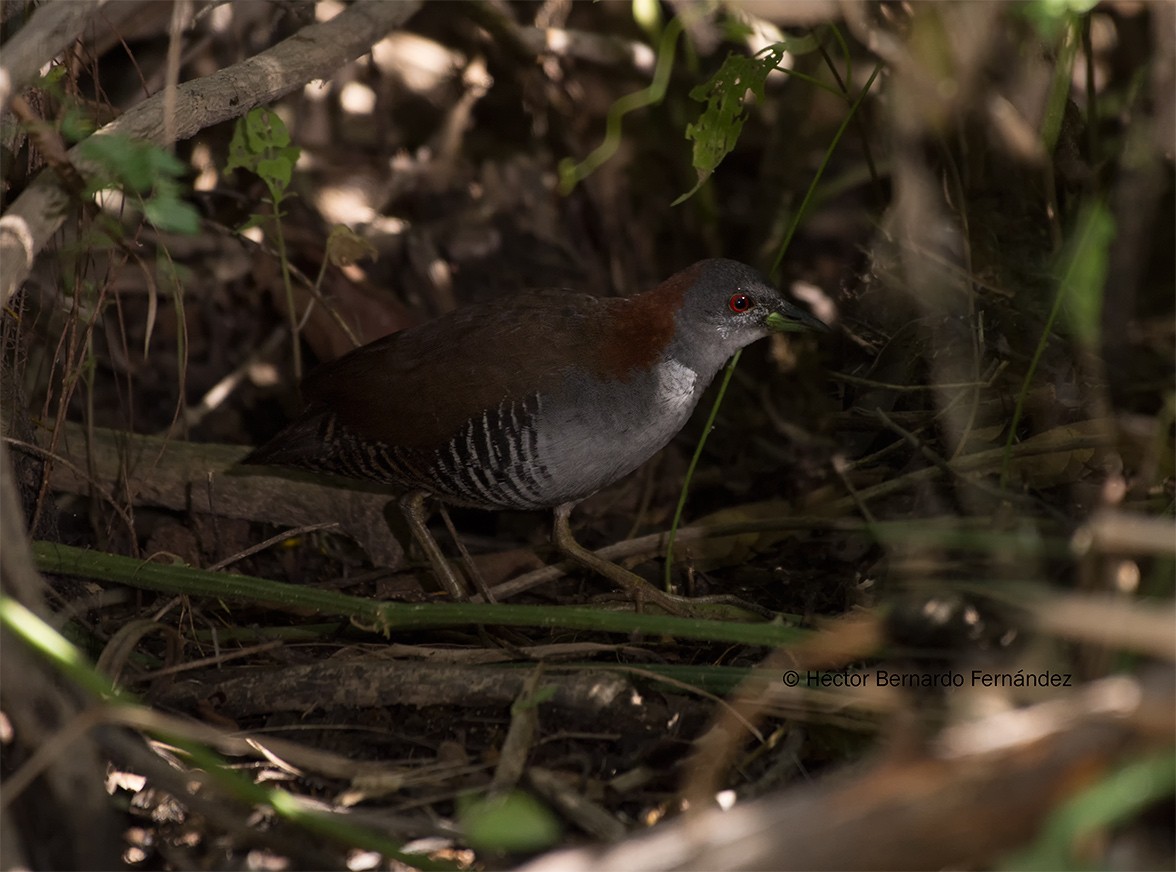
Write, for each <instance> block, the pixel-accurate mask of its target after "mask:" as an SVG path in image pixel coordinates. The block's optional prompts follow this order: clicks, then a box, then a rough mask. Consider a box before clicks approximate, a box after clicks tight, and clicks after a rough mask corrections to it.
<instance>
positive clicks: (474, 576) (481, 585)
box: [440, 503, 498, 603]
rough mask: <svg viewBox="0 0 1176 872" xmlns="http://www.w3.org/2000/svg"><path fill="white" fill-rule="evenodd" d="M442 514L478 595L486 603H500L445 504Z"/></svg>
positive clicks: (441, 508)
mask: <svg viewBox="0 0 1176 872" xmlns="http://www.w3.org/2000/svg"><path fill="white" fill-rule="evenodd" d="M440 512H441V520H442V521H444V522H445V529H446V530H448V531H449V535H450V536H451V537H452V538H453V544H454V545H456V546H457V553H458V554H460V555H461V562H462V565H463V566H465V569H466V574H467V575H469V577H470V580H471V581H473V583H474V587H475V588H477V590H478V593H480V594H481V595H482V599H484V600H485V601H486V602H488V603H494V602H498V600H496V599H494V594H493V593H492V592H491V590H490V586H489V585H488V584H486V579H484V578H482V573H481V571H480V570H479V569H478V564H476V563H474V558H472V557H470V552H469V551H468V550H467V549H466V547H465V543H464V542H462V541H461V537H460V536H458V535H457V529H456V528H455V527H454V526H453V521H451V520H450V519H449V512H448V511H446V509H445V503H441V507H440ZM447 565H448V564H447Z"/></svg>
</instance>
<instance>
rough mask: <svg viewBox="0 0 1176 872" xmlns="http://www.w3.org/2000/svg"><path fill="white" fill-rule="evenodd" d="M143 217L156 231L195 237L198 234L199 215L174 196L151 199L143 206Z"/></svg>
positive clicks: (191, 207) (193, 208) (187, 204)
mask: <svg viewBox="0 0 1176 872" xmlns="http://www.w3.org/2000/svg"><path fill="white" fill-rule="evenodd" d="M143 217H144V218H146V219H147V220H148V221H150V222H151V224H152V225H154V226H155V227H156V228H157V229H159V230H163V231H165V232H169V233H184V234H187V235H188V236H195V235H196V234H197V233H198V232H200V213H199V212H197V211H196V209H195V207H194V206H192V204H190V203H185V202H184V201H183V200H181V199H179V198H178V197H175V196H169V197H152V198H151V199H149V200H147V201H146V202H145V203H144V204H143Z"/></svg>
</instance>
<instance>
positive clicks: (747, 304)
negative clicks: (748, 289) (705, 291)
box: [727, 294, 751, 315]
mask: <svg viewBox="0 0 1176 872" xmlns="http://www.w3.org/2000/svg"><path fill="white" fill-rule="evenodd" d="M727 307H728V308H729V309H730V310H731V311H732V312H734V313H735V314H736V315H739V314H742V313H743V312H746V311H747V310H748V309H750V308H751V297H749V296H747V294H732V295H731V299H729V300H728V301H727Z"/></svg>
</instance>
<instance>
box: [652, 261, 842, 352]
mask: <svg viewBox="0 0 1176 872" xmlns="http://www.w3.org/2000/svg"><path fill="white" fill-rule="evenodd" d="M678 277H681V279H680V281H681V285H682V287H683V295H682V306H681V308H679V309H678V312H677V316H676V319H675V320H676V330H675V336H674V345H675V346H676V347H675V348H673V349H672V352H671V353H672V354H673V356H674V357H676V358H677V359H678V360H680V361H681V362H682V363H685V364H687V365H688V366H690V367H691V368H692V369H694V370H695V371H696V372H699V373H703V372H707V371H709V372H710V373H711V374H712V375H713V373H714V372H717V371H718V368H719V367H720V366H722V365H723V363H724V362H725V361H726V360H727V358H729V357H730V356H731V355H732V354H734V353H735V352H736V351H738V350H739V349H740V348H743V347H744V346H746V345H749V344H751V343H752V342H754V341H755V340H757V339H760V338H762V337H764V336H767V335H768V334H769V333H799V332H806V331H818V332H827V331H828V330H829V328H828V327H827V326H825V324H824V323H823V322H821V321H819V320H817V319H816V318H814V317H813V316H812V315H810V314H809V313H808V312H806V311H804V310H803V309H801V308H800V307H799V306H796V305H793V304H792V303H789V302H788V301H787V300H785V299H784V298H783V297H782V296H781V295H780V292H779V291H777V290H776V289H775V288H774V287H772V285H771V284H770V283H769V282H768V280H767V279H766V278H764V277H763V276H762V275H760V274H759V273H758V272H757V271H756V270H754V269H752V268H751V267H749V266H747V264H743V263H740V262H739V261H736V260H727V259H725V258H713V259H711V260H703V261H699V262H698V263H696V264H694V266H691V267H688V268H687V269H685V270H683V271H682V272H681V273H679V274H678V276H675V277H674V278H672V279H670V280H668V281H667V282H666V284H669V283H670V282H673V281H674V279H677V278H678Z"/></svg>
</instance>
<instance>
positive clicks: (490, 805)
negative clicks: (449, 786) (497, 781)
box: [458, 790, 560, 852]
mask: <svg viewBox="0 0 1176 872" xmlns="http://www.w3.org/2000/svg"><path fill="white" fill-rule="evenodd" d="M458 818H459V820H460V821H461V826H462V830H463V831H464V832H465V836H466V841H468V842H469V844H470V846H471V847H472V848H474V850H476V851H509V852H516V851H525V852H530V851H541V850H543V849H544V848H549V847H551V846H552V845H554V844H555V843H556V842H557V841H558V840H559V836H560V826H559V821H558V820H557V819H556V817H555V815H553V814H552V813H551V811H550V810H549V809H548V808H547V806H545V805H543V804H542V803H541V802H539V800H537V799H535V797H533V796H531V795H530V794H529V793H523V792H522V791H521V790H514V791H511V792H510V793H506V794H503V795H501V796H491V797H481V798H477V799H468V798H467V799H465V800H464V801H463V802H461V803H459V810H458Z"/></svg>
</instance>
